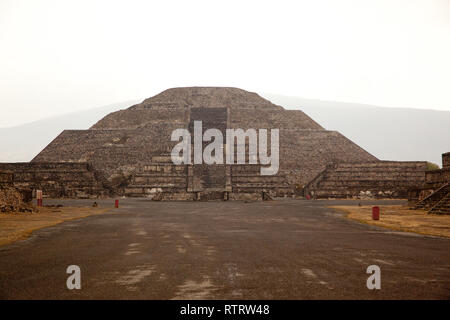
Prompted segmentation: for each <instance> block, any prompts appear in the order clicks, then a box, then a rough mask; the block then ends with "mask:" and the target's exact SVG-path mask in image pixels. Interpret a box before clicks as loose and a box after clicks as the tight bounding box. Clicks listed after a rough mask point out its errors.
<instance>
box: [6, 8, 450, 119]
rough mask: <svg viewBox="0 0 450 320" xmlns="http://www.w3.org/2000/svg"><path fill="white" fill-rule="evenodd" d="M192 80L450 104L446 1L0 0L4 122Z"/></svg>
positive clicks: (333, 96) (365, 99)
mask: <svg viewBox="0 0 450 320" xmlns="http://www.w3.org/2000/svg"><path fill="white" fill-rule="evenodd" d="M194 85H197V86H203V85H205V86H206V85H207V86H234V87H240V88H243V89H246V90H250V91H256V92H261V93H264V92H269V93H278V94H286V95H292V96H301V97H305V98H312V99H322V100H334V101H346V102H360V103H366V104H375V105H381V106H391V107H414V108H426V109H428V108H429V109H440V110H450V1H449V0H441V1H431V0H420V1H419V0H416V1H414V0H404V1H403V0H386V1H384V0H377V1H363V0H357V1H336V0H329V1H325V0H324V1H318V0H314V1H292V2H291V1H280V0H277V1H243V0H240V1H229V0H228V1H220V2H219V1H211V0H208V1H168V0H164V1H131V0H126V1H111V0H109V1H93V0H88V1H80V0H76V1H61V0H55V1H49V0H29V1H23V0H0V111H1V117H0V127H5V126H12V125H17V124H20V123H24V122H29V121H32V120H37V119H40V118H44V117H48V116H51V115H56V114H63V113H67V112H71V111H76V110H81V109H87V108H93V107H99V106H103V105H108V104H112V103H116V102H122V101H126V100H131V99H136V98H139V99H140V98H145V97H149V96H152V95H154V94H156V93H158V92H160V91H162V90H164V89H167V88H170V87H177V86H194Z"/></svg>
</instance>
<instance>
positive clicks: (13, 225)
mask: <svg viewBox="0 0 450 320" xmlns="http://www.w3.org/2000/svg"><path fill="white" fill-rule="evenodd" d="M107 210H108V209H106V208H98V207H97V208H92V207H59V208H58V207H41V208H39V209H38V212H35V213H30V212H11V213H0V245H5V244H8V243H11V242H14V241H17V240H21V239H26V238H27V237H29V236H30V235H31V233H32V232H33V231H35V230H37V229H41V228H45V227H49V226H53V225H55V224H58V223H61V222H64V221H66V220H73V219H79V218H83V217H87V216H90V215H93V214H102V213H105V212H106V211H107Z"/></svg>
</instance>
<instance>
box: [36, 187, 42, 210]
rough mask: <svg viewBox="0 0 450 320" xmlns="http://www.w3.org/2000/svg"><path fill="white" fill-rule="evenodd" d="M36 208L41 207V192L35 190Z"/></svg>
mask: <svg viewBox="0 0 450 320" xmlns="http://www.w3.org/2000/svg"><path fill="white" fill-rule="evenodd" d="M36 200H37V206H38V207H42V190H36Z"/></svg>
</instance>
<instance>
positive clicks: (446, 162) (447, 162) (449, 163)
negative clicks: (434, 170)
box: [442, 152, 450, 169]
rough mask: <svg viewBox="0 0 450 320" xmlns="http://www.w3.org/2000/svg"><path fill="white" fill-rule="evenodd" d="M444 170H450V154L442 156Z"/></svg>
mask: <svg viewBox="0 0 450 320" xmlns="http://www.w3.org/2000/svg"><path fill="white" fill-rule="evenodd" d="M442 169H450V152H447V153H443V154H442Z"/></svg>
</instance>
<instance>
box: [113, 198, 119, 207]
mask: <svg viewBox="0 0 450 320" xmlns="http://www.w3.org/2000/svg"><path fill="white" fill-rule="evenodd" d="M114 207H116V208H118V207H119V200H116V201H115V202H114Z"/></svg>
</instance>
